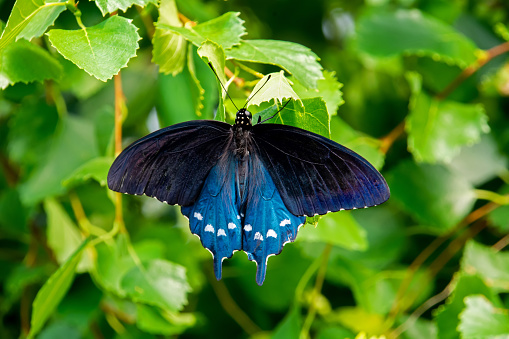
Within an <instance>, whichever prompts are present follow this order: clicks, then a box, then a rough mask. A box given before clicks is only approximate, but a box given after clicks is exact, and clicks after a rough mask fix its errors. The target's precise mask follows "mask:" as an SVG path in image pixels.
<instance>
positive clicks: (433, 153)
mask: <svg viewBox="0 0 509 339" xmlns="http://www.w3.org/2000/svg"><path fill="white" fill-rule="evenodd" d="M408 78H409V80H410V82H412V84H411V86H410V87H411V88H412V97H411V99H410V115H409V116H408V117H407V120H406V130H407V132H408V148H409V150H410V151H411V152H412V154H413V155H414V157H415V159H416V160H417V161H424V162H431V163H433V162H440V161H441V162H450V161H451V159H452V158H453V157H454V156H456V155H458V154H459V152H460V150H461V148H462V147H463V146H465V145H472V144H474V143H477V142H479V141H480V140H481V135H482V134H483V133H488V132H489V130H490V128H489V126H488V122H487V121H488V117H487V116H486V113H485V112H484V107H483V106H482V105H481V104H463V103H459V102H455V101H441V100H437V99H432V98H430V97H429V96H428V95H427V94H425V93H424V92H422V89H421V84H420V82H421V80H420V76H419V75H418V74H415V73H413V74H409V75H408Z"/></svg>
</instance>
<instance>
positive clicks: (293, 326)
mask: <svg viewBox="0 0 509 339" xmlns="http://www.w3.org/2000/svg"><path fill="white" fill-rule="evenodd" d="M301 318H302V316H301V315H300V308H299V307H298V306H292V307H291V308H290V311H289V312H288V314H287V315H286V316H285V318H284V319H283V321H281V322H280V323H279V325H278V326H277V327H276V329H275V330H274V333H272V336H271V339H286V338H299V335H300V330H301V327H302V319H301Z"/></svg>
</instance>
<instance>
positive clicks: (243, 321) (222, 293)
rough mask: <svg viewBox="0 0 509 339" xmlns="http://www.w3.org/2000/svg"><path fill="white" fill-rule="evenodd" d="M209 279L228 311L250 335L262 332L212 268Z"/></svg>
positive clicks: (208, 271)
mask: <svg viewBox="0 0 509 339" xmlns="http://www.w3.org/2000/svg"><path fill="white" fill-rule="evenodd" d="M207 279H208V281H209V283H210V285H211V286H212V289H214V292H215V293H216V296H217V299H218V300H219V303H220V304H221V306H222V307H223V309H224V310H225V312H226V313H228V315H229V316H230V317H231V318H232V319H233V320H234V321H235V322H236V323H237V324H238V325H239V326H240V327H241V328H242V329H243V330H244V332H246V333H247V334H249V335H250V336H254V335H255V334H257V333H260V332H262V329H261V328H260V327H258V325H256V324H255V323H254V322H253V321H252V320H251V318H249V316H248V315H247V314H246V313H245V312H244V311H243V310H242V309H241V308H240V307H239V305H237V303H236V302H235V300H234V299H233V298H232V296H231V295H230V292H228V289H227V288H226V285H225V284H224V282H223V281H221V280H220V281H218V280H216V277H215V276H214V274H213V272H212V270H211V269H210V268H207Z"/></svg>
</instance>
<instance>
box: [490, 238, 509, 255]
mask: <svg viewBox="0 0 509 339" xmlns="http://www.w3.org/2000/svg"><path fill="white" fill-rule="evenodd" d="M507 245H509V234H506V236H505V237H503V238H502V239H500V240H499V241H497V243H496V244H495V245H493V246H491V247H492V248H493V249H494V250H496V251H502V250H503V249H504V247H506V246H507Z"/></svg>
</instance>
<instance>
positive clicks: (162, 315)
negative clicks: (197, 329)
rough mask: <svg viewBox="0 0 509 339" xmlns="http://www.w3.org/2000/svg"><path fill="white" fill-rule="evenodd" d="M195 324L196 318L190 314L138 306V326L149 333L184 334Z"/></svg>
mask: <svg viewBox="0 0 509 339" xmlns="http://www.w3.org/2000/svg"><path fill="white" fill-rule="evenodd" d="M195 323H196V317H195V316H194V315H193V314H190V313H174V312H168V311H163V310H159V309H156V308H155V307H152V306H148V305H143V304H137V305H136V325H137V326H138V328H139V329H140V330H142V331H145V332H147V333H151V334H162V335H165V336H171V335H175V334H180V333H182V332H184V331H185V330H186V329H187V328H189V327H192V326H194V325H195Z"/></svg>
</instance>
